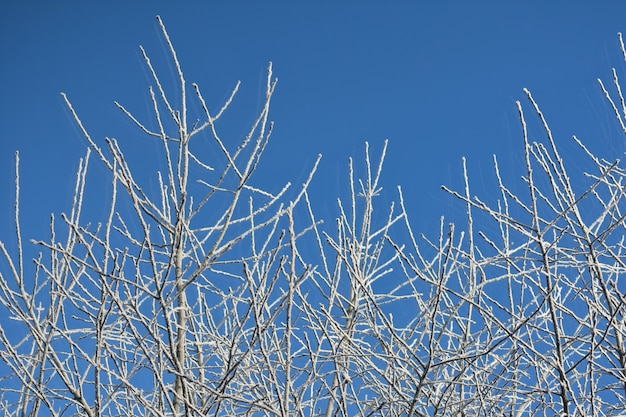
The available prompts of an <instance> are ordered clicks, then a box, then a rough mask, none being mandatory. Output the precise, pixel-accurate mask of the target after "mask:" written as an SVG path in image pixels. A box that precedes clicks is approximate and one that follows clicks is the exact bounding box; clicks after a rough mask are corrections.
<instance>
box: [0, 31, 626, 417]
mask: <svg viewBox="0 0 626 417" xmlns="http://www.w3.org/2000/svg"><path fill="white" fill-rule="evenodd" d="M158 23H159V25H160V28H161V30H162V34H163V37H164V40H165V42H166V45H167V47H168V48H169V53H170V57H169V59H171V60H172V62H173V65H174V68H175V69H176V73H177V85H176V86H167V88H166V86H164V84H163V83H162V79H161V78H160V77H159V74H158V73H157V71H156V70H155V67H154V66H153V64H152V61H151V60H150V59H149V58H148V54H147V53H146V52H145V51H144V50H143V49H141V52H142V54H143V57H144V59H145V63H146V65H147V68H148V70H149V73H150V74H151V76H152V86H151V87H150V88H149V90H148V91H149V97H150V100H151V103H152V105H153V115H152V117H153V120H150V121H147V120H142V118H141V117H139V116H135V113H133V111H132V110H131V109H127V108H126V107H124V105H123V104H118V103H116V105H117V107H118V108H119V110H120V111H121V112H122V113H123V114H124V115H125V116H127V117H128V118H129V119H130V120H131V121H132V123H133V124H134V125H135V128H136V131H137V132H141V133H142V134H143V135H145V136H146V137H149V138H150V139H151V140H153V141H156V142H157V143H159V144H160V145H161V146H162V150H163V152H162V156H163V160H162V161H159V163H156V162H155V164H154V172H150V173H145V172H142V173H137V172H136V169H135V168H133V165H132V164H131V163H130V162H129V160H128V159H127V158H126V157H125V153H124V151H123V148H124V146H123V143H122V144H121V143H118V141H117V140H115V139H109V138H107V139H105V140H104V141H102V140H99V139H95V138H92V137H91V136H90V134H89V129H88V128H87V127H84V126H83V124H82V122H81V118H80V110H78V109H76V108H75V107H73V105H72V103H71V101H70V98H69V97H66V96H65V95H63V99H64V100H65V102H66V104H67V106H68V108H69V110H70V112H71V114H72V115H73V117H74V120H75V122H76V124H77V125H78V126H79V128H80V130H81V131H82V134H83V136H84V138H85V140H86V142H87V144H88V147H87V151H86V154H85V157H84V158H83V159H82V160H81V161H80V163H79V164H78V170H77V175H76V183H75V191H74V198H73V201H72V202H71V206H70V208H69V210H68V212H67V213H62V214H60V215H53V216H52V217H51V221H50V230H49V238H48V239H47V240H41V241H33V242H32V243H33V244H35V245H37V247H38V248H39V253H40V254H39V256H38V257H36V258H35V259H34V260H33V261H32V262H31V261H30V260H28V259H25V258H26V256H25V255H26V252H25V250H24V248H25V245H27V244H28V242H25V241H24V240H23V237H22V233H21V231H20V222H21V221H22V219H21V218H20V171H19V155H17V154H16V157H15V210H14V213H15V217H14V219H13V221H14V224H15V235H14V236H4V237H3V239H4V241H5V242H8V241H9V240H11V245H5V244H3V243H0V251H1V252H2V264H3V265H2V266H3V269H1V270H2V271H4V272H3V273H2V275H0V309H1V313H0V314H1V316H2V317H3V319H2V321H1V322H0V358H1V359H2V360H1V365H0V386H1V387H2V390H1V394H0V409H2V411H3V413H4V415H6V416H27V415H28V416H39V415H52V416H69V415H81V416H82V415H87V416H132V415H143V416H208V415H212V416H227V415H268V416H274V415H276V416H318V415H323V416H326V417H330V416H422V417H425V416H616V415H619V414H620V413H623V411H624V409H625V408H626V344H625V343H624V338H625V337H626V322H625V320H626V317H625V314H626V306H625V303H626V297H625V296H624V293H625V291H626V287H625V285H626V284H624V283H623V282H620V277H621V275H622V274H624V273H625V272H626V264H625V262H626V261H625V260H624V259H625V258H624V257H625V250H626V248H625V243H624V229H625V223H624V218H625V217H626V214H624V213H622V211H625V210H626V206H625V204H626V203H625V202H623V201H622V200H623V199H624V196H625V194H624V186H625V182H626V167H624V166H623V165H622V164H620V162H619V161H607V160H605V159H602V158H601V157H598V156H595V155H594V154H592V153H591V152H590V151H588V150H587V148H586V147H585V145H584V143H583V141H581V140H578V139H577V138H576V137H574V138H573V140H574V141H575V143H576V144H577V145H578V146H579V149H580V152H582V153H583V154H585V155H586V158H587V160H588V161H589V163H590V165H592V166H593V170H590V171H589V172H588V173H587V174H586V175H585V176H583V177H580V178H579V177H578V176H576V177H571V176H570V174H569V171H568V169H569V167H568V163H567V161H566V160H565V159H564V158H563V157H562V156H561V154H560V153H559V146H558V143H559V141H561V139H558V138H555V137H553V135H552V133H551V130H550V128H549V125H548V123H547V121H546V117H545V116H544V115H543V113H542V112H541V110H540V107H539V105H538V104H537V102H536V101H535V100H534V99H533V97H532V95H531V94H530V92H529V91H525V95H526V99H525V104H522V103H519V102H518V103H517V110H518V112H519V118H520V126H521V130H520V132H521V133H520V145H521V146H522V147H523V151H524V158H525V168H526V169H525V172H523V173H520V174H521V175H522V178H521V183H522V184H523V187H522V188H520V187H519V186H518V185H515V186H512V185H510V184H506V183H505V182H504V181H503V180H502V179H501V177H500V174H499V169H498V161H497V159H496V158H495V157H494V176H495V178H497V180H498V184H499V188H498V189H497V190H494V193H496V192H497V193H496V194H497V196H498V198H497V199H493V198H489V199H485V198H481V197H480V196H474V195H473V194H472V191H471V188H470V180H469V174H468V173H467V170H466V169H465V170H464V172H465V176H464V180H465V187H464V189H462V190H458V191H455V190H451V189H447V188H446V189H445V190H446V191H447V192H449V193H452V194H453V195H454V196H456V197H458V200H459V204H463V205H464V207H466V222H465V223H463V224H456V225H455V224H448V223H446V221H445V220H444V219H443V218H442V220H441V227H440V233H439V235H438V236H436V237H435V238H434V239H433V238H430V237H427V236H422V235H420V234H418V233H417V232H416V231H415V230H414V229H413V228H412V226H411V222H410V216H409V215H408V213H407V210H406V208H405V205H404V199H403V194H402V189H401V188H398V189H397V193H396V196H397V197H396V199H395V201H392V202H385V201H380V199H379V194H380V189H381V186H382V182H381V173H382V168H383V162H384V157H385V150H386V146H387V143H385V144H384V146H383V148H382V151H381V152H380V155H379V156H377V157H374V156H373V155H372V154H371V152H370V149H369V147H368V145H367V144H366V145H365V154H364V164H363V166H364V170H363V172H359V170H357V168H356V164H354V165H353V163H352V161H349V164H348V176H347V182H348V184H349V193H348V194H347V196H344V197H340V198H339V199H337V213H338V216H337V218H336V219H328V218H326V219H324V218H320V217H319V216H318V215H317V214H316V213H317V212H316V204H318V202H316V201H313V200H312V199H311V198H310V194H309V192H308V188H309V184H310V183H311V181H315V176H314V173H315V170H316V166H317V162H316V161H312V164H311V171H310V175H308V177H307V178H306V180H305V181H304V183H302V184H294V185H292V184H289V183H286V184H284V187H282V189H279V191H278V192H276V191H271V190H266V189H262V188H260V187H258V186H257V185H255V177H254V172H255V169H256V167H257V165H258V163H259V160H260V159H261V157H262V156H263V152H264V150H265V148H266V145H267V143H268V141H269V139H270V136H271V133H272V123H271V122H270V121H269V120H270V119H269V109H270V102H271V98H272V95H273V93H274V90H275V88H276V80H275V79H274V77H273V74H272V66H271V65H270V66H269V68H268V74H267V82H266V85H265V102H264V105H263V106H262V109H261V111H260V113H259V114H258V116H257V117H256V119H255V120H254V122H253V123H252V125H251V126H250V129H249V131H248V134H247V135H246V136H245V137H243V138H240V141H239V142H238V143H237V144H236V145H233V143H234V142H233V138H231V137H228V138H226V137H224V136H223V135H222V133H221V129H220V121H221V120H220V119H221V117H222V115H224V114H225V112H227V111H228V110H229V107H230V105H231V101H232V98H233V97H234V96H235V94H236V93H237V90H238V88H239V86H238V85H237V86H236V87H235V88H234V90H233V91H232V94H231V95H230V98H229V99H227V100H226V102H225V103H224V104H223V106H222V107H221V108H219V109H209V107H208V106H207V105H206V102H205V99H204V97H203V95H202V93H201V88H200V87H199V86H198V85H197V84H189V83H188V82H187V80H186V79H185V76H184V73H183V70H182V66H181V63H180V62H179V60H178V58H177V55H176V51H175V48H174V46H173V43H172V42H171V40H170V37H169V36H168V33H167V32H166V30H165V27H164V25H163V24H162V22H161V20H160V19H158ZM619 39H620V43H621V51H622V53H623V54H624V58H625V59H626V49H625V48H624V44H623V42H622V38H621V35H620V38H619ZM599 83H600V88H601V89H602V91H603V92H604V95H605V96H606V99H607V102H608V105H609V109H610V110H611V111H612V112H613V113H614V115H615V118H616V121H617V123H618V124H619V126H620V127H621V129H622V131H623V132H624V133H625V134H626V104H625V100H624V97H623V95H622V90H621V88H620V83H619V80H618V75H617V72H616V71H615V70H613V80H612V85H611V86H607V85H605V84H604V83H603V82H602V81H600V82H599ZM174 87H175V91H176V93H175V94H172V93H170V91H173V90H174ZM192 103H193V106H192ZM194 106H195V107H194ZM192 108H201V109H202V114H196V113H195V112H193V111H192V110H190V109H192ZM529 118H534V119H536V120H538V121H539V122H540V124H541V125H542V126H543V131H542V132H533V133H532V136H533V137H542V138H543V139H542V140H541V141H538V142H532V141H531V140H530V139H529V137H530V136H531V135H530V134H529V132H528V129H527V123H526V120H528V119H529ZM150 126H156V128H152V127H150ZM615 140H623V138H616V139H615ZM317 161H319V158H318V159H317ZM93 164H101V165H102V166H104V167H105V168H106V171H107V172H108V175H109V179H110V184H111V186H110V193H109V194H108V197H107V198H108V205H107V215H106V216H105V217H103V218H102V219H101V220H100V221H99V222H98V223H97V224H93V223H89V222H86V221H84V220H83V206H84V204H85V199H84V195H85V194H84V193H85V189H86V187H89V183H88V181H87V178H88V172H89V168H90V166H91V165H93ZM463 164H464V165H463V166H464V167H465V161H463ZM159 167H165V169H160V168H159ZM146 174H148V175H150V176H152V178H154V179H155V180H156V181H157V183H158V187H157V188H158V189H157V190H156V191H155V192H152V191H151V189H150V187H145V186H144V184H142V181H141V180H140V178H145V177H146ZM519 189H522V190H524V191H523V192H514V190H519ZM491 197H493V196H491ZM492 200H493V201H496V200H497V202H496V203H495V204H490V203H488V202H487V201H492ZM374 213H377V214H378V215H374ZM493 231H496V233H495V234H494V233H493ZM11 247H16V248H17V249H16V251H13V250H11V249H10V248H11ZM304 248H306V250H303V249H304ZM399 309H401V310H406V311H415V314H414V315H412V316H411V317H410V318H409V319H406V318H397V317H396V318H394V317H393V312H394V311H398V310H399ZM9 326H10V327H11V328H10V331H9Z"/></svg>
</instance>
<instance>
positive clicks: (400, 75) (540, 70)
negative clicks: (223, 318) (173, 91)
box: [0, 0, 626, 240]
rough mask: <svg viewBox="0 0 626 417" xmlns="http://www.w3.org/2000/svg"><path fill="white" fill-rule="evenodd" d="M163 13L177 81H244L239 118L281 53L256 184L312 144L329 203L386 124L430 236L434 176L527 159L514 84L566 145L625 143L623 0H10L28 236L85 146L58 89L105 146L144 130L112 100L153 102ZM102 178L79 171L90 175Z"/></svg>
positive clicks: (4, 186)
mask: <svg viewBox="0 0 626 417" xmlns="http://www.w3.org/2000/svg"><path fill="white" fill-rule="evenodd" d="M157 14H158V15H161V16H162V18H163V21H164V22H165V25H166V27H167V29H168V31H169V33H170V36H171V39H172V41H173V42H174V45H175V46H176V48H177V50H178V54H179V58H180V59H181V62H182V64H183V69H184V70H185V72H186V74H187V75H186V78H187V80H188V81H189V82H197V83H198V84H199V85H200V87H201V88H202V90H203V92H204V96H205V98H206V99H207V101H208V104H209V106H210V107H212V108H216V107H217V106H219V105H221V103H222V102H223V100H224V99H225V97H227V95H228V94H229V93H230V90H231V89H232V88H233V86H234V85H235V83H236V81H237V80H241V81H242V82H243V85H242V88H241V93H240V96H239V98H238V99H237V100H236V101H235V103H234V107H233V109H236V110H235V112H234V113H233V114H234V115H235V116H236V118H235V119H233V120H237V121H238V122H240V123H242V125H241V127H240V129H241V130H240V131H241V132H243V131H244V129H246V128H247V126H248V124H249V123H250V122H251V120H252V117H253V115H254V111H256V110H258V108H259V105H260V103H261V100H262V92H263V90H262V89H263V83H264V81H265V76H266V68H267V64H268V62H269V61H273V63H274V72H275V75H276V76H278V78H279V83H278V89H277V92H276V94H275V97H274V102H273V110H272V112H271V118H272V119H273V120H274V121H275V122H276V128H275V132H274V134H273V141H272V142H271V143H270V146H269V149H268V151H267V154H266V159H265V161H264V164H263V165H262V166H261V168H260V172H259V175H260V177H259V181H260V182H265V183H269V184H271V183H274V182H276V183H277V184H278V183H280V184H282V183H284V182H286V181H292V182H294V183H296V184H297V183H298V182H300V181H301V180H302V179H303V177H304V175H305V173H306V171H307V169H308V168H309V167H310V166H311V165H312V163H313V161H314V160H315V157H316V155H317V154H318V153H322V154H323V158H324V159H323V163H322V165H321V168H320V172H319V173H318V176H317V180H316V182H315V184H314V187H315V188H314V192H315V196H316V197H315V198H317V201H318V205H320V202H325V203H326V204H327V206H328V207H327V208H323V210H327V213H322V214H324V215H326V214H327V215H330V216H332V217H334V199H335V196H336V195H337V194H338V193H340V192H343V191H345V179H346V176H345V174H346V171H347V170H346V162H347V158H348V157H349V156H355V157H356V158H357V159H358V158H359V157H360V156H361V155H362V150H363V142H364V141H369V142H370V144H371V145H372V148H373V150H374V151H375V152H377V151H378V150H379V149H380V148H381V146H382V143H383V141H384V140H385V139H387V138H388V139H389V141H390V145H389V146H390V147H389V154H388V159H387V164H386V171H385V174H384V184H385V187H386V192H387V193H388V198H389V199H391V197H393V196H394V190H395V188H394V187H395V185H396V184H400V185H402V186H403V188H404V190H405V193H406V197H407V203H408V205H409V207H410V209H411V211H412V215H413V223H414V225H415V228H416V229H417V230H416V231H417V232H419V231H424V232H426V234H427V235H430V236H432V235H433V234H434V233H436V230H437V223H438V219H439V216H440V215H441V214H446V215H450V216H452V217H453V218H454V216H455V213H457V214H458V210H459V209H462V207H461V205H460V204H457V203H454V202H453V200H452V199H451V198H449V197H446V195H445V194H444V192H443V191H440V189H439V187H440V185H441V184H446V185H451V186H453V187H458V186H459V183H460V182H459V180H460V178H461V157H462V156H466V157H467V158H468V165H469V170H470V175H471V178H473V182H474V190H475V191H476V193H478V194H480V195H485V193H493V192H495V191H496V190H495V189H494V188H493V181H492V179H491V178H492V174H491V172H492V171H491V169H490V167H489V165H490V161H491V158H492V154H494V153H495V154H497V155H498V157H499V160H500V162H501V163H502V166H503V171H504V175H505V176H507V177H508V178H511V179H515V178H518V177H519V176H520V175H522V174H523V166H522V162H521V161H522V156H521V151H522V138H521V133H520V127H519V122H518V120H517V112H516V108H515V104H514V102H515V101H516V100H523V99H524V96H523V93H522V88H523V87H528V88H529V89H530V90H531V91H532V92H533V94H534V96H535V98H536V99H537V100H538V102H539V104H540V105H541V106H542V108H543V110H544V112H545V114H546V116H547V118H548V120H549V121H550V122H551V123H552V127H553V130H554V132H555V134H556V135H557V137H558V138H559V139H558V140H559V141H560V142H561V143H563V144H564V145H563V149H565V151H564V152H565V153H566V155H565V156H566V158H567V152H568V151H567V150H568V149H569V148H568V147H569V146H570V145H569V142H568V139H569V138H570V137H571V135H573V134H577V135H578V136H579V137H581V138H582V139H583V140H584V141H585V142H586V143H588V144H589V145H590V147H591V148H592V149H593V150H595V151H597V152H598V153H599V154H600V155H602V156H605V157H607V158H608V159H614V158H616V157H619V156H621V154H622V153H623V150H624V145H623V143H621V140H622V139H621V138H622V136H620V135H618V134H617V129H616V126H615V124H614V122H613V119H612V118H611V116H610V114H609V112H608V108H607V107H606V104H605V103H604V101H603V99H602V96H601V94H600V92H599V88H598V86H597V83H596V81H595V80H596V79H597V78H602V79H603V80H605V81H610V68H611V67H613V66H617V67H618V69H620V70H621V71H623V69H624V65H623V62H621V61H620V59H621V57H620V54H619V51H618V41H617V36H616V34H617V32H619V31H625V30H626V2H624V1H602V2H589V1H549V2H546V1H518V2H510V1H482V2H481V1H478V2H466V1H441V2H426V1H410V2H409V1H396V2H383V1H376V2H375V1H359V2H357V1H345V2H327V1H316V2H306V3H305V2H287V1H282V2H279V1H266V2H252V1H248V2H244V1H232V2H209V1H203V2H200V1H185V2H171V1H170V2H161V1H154V2H147V1H145V2H141V1H125V2H120V1H107V2H91V1H89V2H87V1H82V2H79V1H73V2H68V1H55V2H44V1H39V2H33V1H21V2H18V1H13V2H8V1H6V0H2V1H1V2H0V57H1V58H0V197H1V198H0V215H1V216H2V218H3V219H7V218H10V217H7V216H10V214H11V212H12V203H11V201H12V198H13V197H12V196H13V180H12V176H13V174H12V172H13V158H14V157H13V154H14V151H16V150H19V151H20V154H21V161H22V162H21V163H22V196H23V199H22V218H23V219H24V222H25V224H24V235H25V238H46V237H47V236H48V230H47V224H48V219H49V217H48V214H49V213H50V212H56V213H59V212H61V211H67V210H68V209H69V206H70V203H71V200H70V199H71V194H72V189H73V183H74V173H75V171H76V166H77V163H78V159H79V158H80V157H81V156H83V155H84V152H85V148H86V142H85V141H84V139H83V138H82V136H81V135H80V133H79V132H78V130H77V129H76V127H75V125H74V123H73V122H72V120H70V118H69V114H68V111H67V110H66V109H65V107H64V105H63V103H62V101H61V98H60V95H59V93H60V92H61V91H64V92H66V93H67V94H68V96H69V98H70V100H71V101H72V102H73V104H74V107H75V108H76V110H77V111H78V113H79V114H80V116H81V117H82V118H83V122H84V123H85V125H86V127H87V129H88V130H89V131H90V132H91V134H92V136H93V137H94V139H96V140H97V141H99V143H104V142H103V138H104V137H105V136H110V137H115V138H117V139H118V140H119V141H120V143H121V144H122V146H133V145H132V143H133V141H135V142H134V143H135V144H136V143H137V142H136V141H137V140H138V139H137V138H138V137H139V136H140V134H139V132H138V131H137V130H136V129H134V128H133V127H132V126H131V125H130V124H128V123H127V122H126V121H125V119H123V118H122V117H121V116H120V115H119V112H118V111H117V110H116V109H115V107H114V106H113V104H112V103H113V101H114V100H117V101H119V102H121V103H122V104H124V105H127V106H128V107H129V108H130V109H132V110H135V111H136V112H138V113H139V114H140V115H147V112H148V110H149V106H148V104H147V97H148V96H147V94H148V93H147V89H148V86H149V83H150V80H149V78H148V75H147V72H146V70H145V67H144V65H143V62H142V61H141V59H140V54H139V50H138V45H140V44H141V45H143V46H144V47H145V48H146V49H147V51H148V53H149V54H150V55H151V57H152V59H153V60H156V61H157V62H158V65H160V67H161V68H162V69H163V70H164V71H163V72H162V74H163V76H164V77H165V81H166V82H168V81H170V80H172V81H173V79H174V78H173V73H172V72H171V71H170V68H169V67H167V66H166V65H163V63H164V62H165V61H164V59H163V58H164V57H165V49H164V44H163V42H162V40H161V37H160V34H159V31H158V27H157V24H156V21H155V16H156V15H157ZM527 113H528V114H530V109H527ZM235 131H236V129H235ZM536 132H537V133H539V130H536ZM616 138H617V139H616ZM140 143H145V142H140ZM125 144H128V145H125ZM574 158H575V157H574V156H572V157H570V159H574ZM96 162H97V161H96V159H95V158H94V159H92V163H93V166H92V168H94V167H96V165H97V163H96ZM574 162H575V161H574ZM97 172H101V173H103V174H104V170H103V169H100V171H98V168H97V167H96V168H95V173H96V174H97ZM96 177H97V175H96ZM98 181H99V180H98V179H97V178H96V179H94V180H93V181H92V182H91V184H88V186H89V185H91V187H95V189H96V190H97V189H98V187H99V186H100V185H102V184H99V183H98ZM101 181H102V183H103V184H104V183H108V181H109V180H108V179H104V177H103V178H102V180H101ZM92 189H94V188H92ZM455 207H456V208H455ZM94 217H97V213H96V214H95V215H94ZM11 228H12V226H11V222H10V221H6V220H3V221H2V222H0V238H1V239H2V240H7V239H12V238H13V235H12V232H11Z"/></svg>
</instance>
